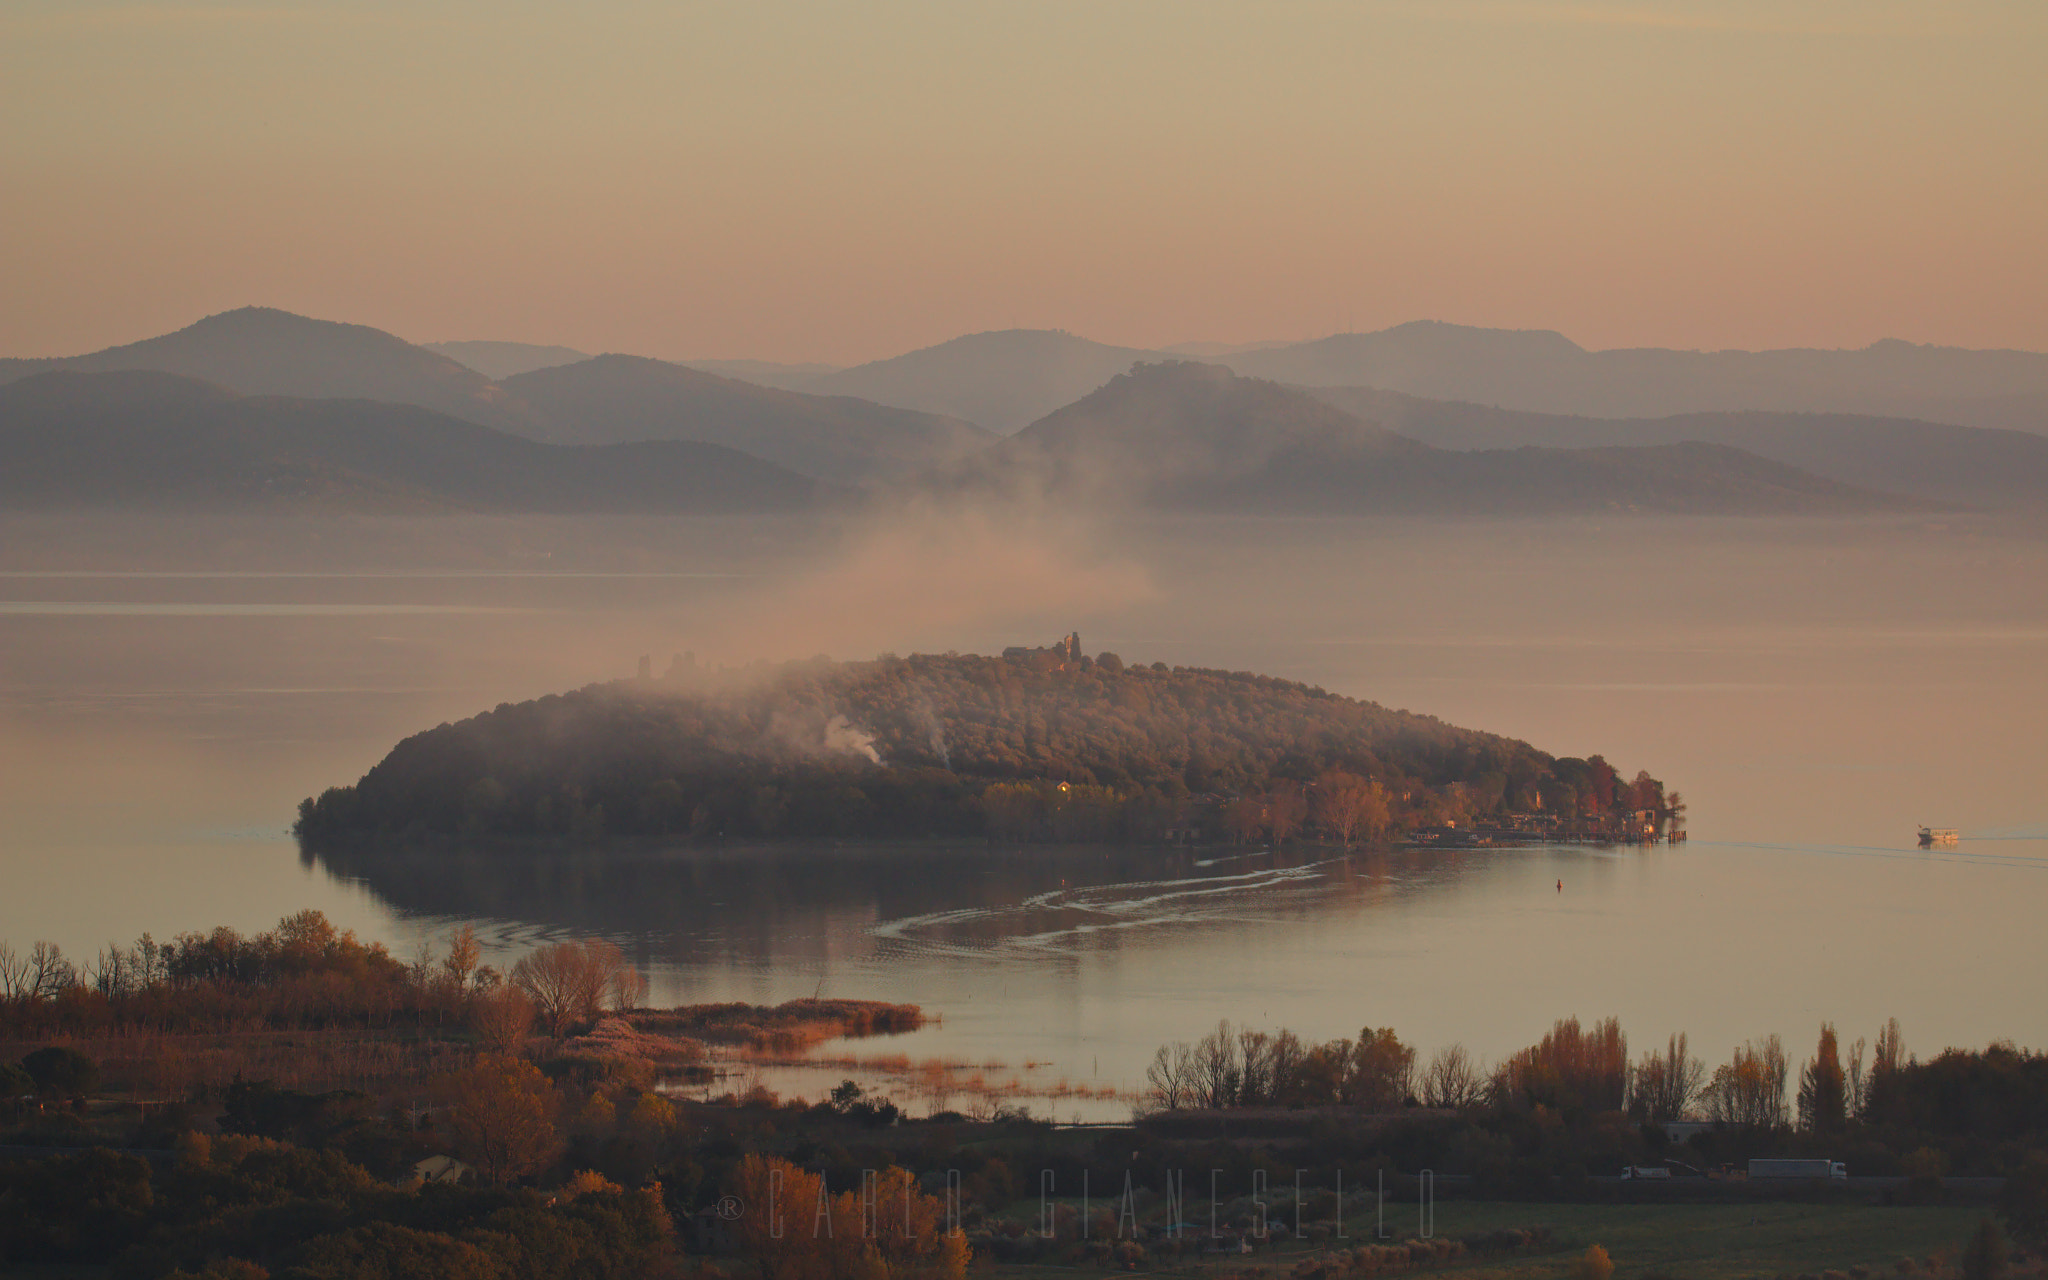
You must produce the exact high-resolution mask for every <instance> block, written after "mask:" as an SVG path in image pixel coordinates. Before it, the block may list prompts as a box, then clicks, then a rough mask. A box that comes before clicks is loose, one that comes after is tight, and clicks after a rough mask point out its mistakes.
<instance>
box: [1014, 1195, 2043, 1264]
mask: <svg viewBox="0 0 2048 1280" xmlns="http://www.w3.org/2000/svg"><path fill="white" fill-rule="evenodd" d="M1984 1214H1985V1210H1984V1209H1982V1208H1950V1207H1913V1208H1886V1207H1879V1206H1872V1205H1842V1204H1795V1203H1766V1204H1753V1205H1752V1204H1743V1205H1733V1204H1728V1205H1719V1204H1705V1205H1700V1204H1681V1205H1658V1204H1649V1205H1644V1204H1635V1205H1589V1204H1530V1203H1521V1202H1512V1203H1500V1202H1491V1201H1469V1200H1447V1201H1441V1202H1439V1203H1438V1205H1437V1208H1436V1224H1435V1232H1434V1234H1435V1235H1437V1236H1439V1237H1450V1238H1457V1237H1461V1236H1467V1235H1474V1234H1477V1233H1480V1232H1486V1231H1491V1230H1494V1229H1496V1228H1500V1227H1533V1226H1546V1227H1549V1228H1550V1230H1551V1232H1552V1235H1553V1249H1552V1250H1551V1251H1547V1252H1541V1253H1532V1254H1527V1255H1523V1256H1519V1257H1494V1258H1475V1259H1471V1260H1467V1261H1461V1262H1453V1263H1450V1264H1448V1265H1446V1266H1444V1267H1441V1268H1438V1269H1426V1270H1420V1271H1404V1272H1397V1273H1394V1274H1395V1275H1399V1276H1416V1277H1425V1276H1431V1275H1443V1276H1457V1277H1459V1278H1460V1280H1553V1278H1562V1277H1567V1276H1570V1275H1571V1274H1572V1269H1573V1264H1574V1262H1575V1261H1576V1260H1577V1259H1578V1257H1579V1256H1580V1255H1581V1254H1583V1253H1584V1252H1585V1250H1586V1248H1587V1246H1589V1245H1592V1244H1599V1245H1602V1246H1604V1247H1605V1248H1606V1249H1607V1251H1608V1254H1609V1256H1610V1257H1612V1259H1613V1260H1614V1276H1615V1280H1634V1278H1635V1277H1638V1276H1649V1275H1657V1276H1668V1277H1670V1278H1671V1280H1751V1278H1754V1277H1764V1278H1768V1277H1772V1276H1778V1275H1787V1274H1789V1275H1795V1276H1796V1275H1800V1274H1804V1273H1813V1274H1818V1273H1820V1272H1822V1271H1827V1270H1831V1269H1837V1270H1847V1269H1848V1268H1850V1267H1856V1266H1862V1267H1868V1268H1870V1272H1871V1273H1872V1274H1873V1275H1879V1274H1881V1275H1883V1276H1885V1277H1887V1278H1888V1280H1889V1278H1890V1277H1895V1276H1898V1275H1900V1274H1901V1272H1900V1269H1899V1262H1900V1260H1901V1259H1903V1258H1911V1259H1913V1260H1914V1264H1915V1265H1914V1270H1913V1272H1912V1274H1914V1275H1916V1276H1919V1277H1921V1278H1922V1280H1924V1278H1925V1277H1927V1276H1928V1275H1929V1274H1930V1271H1931V1269H1930V1268H1929V1267H1928V1265H1927V1264H1928V1260H1929V1258H1930V1257H1934V1258H1939V1259H1941V1260H1943V1261H1947V1262H1952V1261H1953V1259H1954V1257H1955V1255H1956V1254H1957V1253H1958V1252H1959V1251H1960V1249H1961V1246H1962V1244H1963V1242H1964V1241H1965V1240H1967V1239H1968V1238H1969V1235H1970V1233H1971V1232H1972V1231H1974V1230H1975V1229H1976V1227H1977V1223H1978V1222H1979V1221H1980V1220H1981V1219H1982V1218H1983V1216H1984ZM1386 1225H1387V1230H1388V1231H1389V1232H1390V1233H1391V1234H1392V1235H1393V1236H1394V1238H1395V1239H1407V1238H1409V1237H1412V1236H1414V1235H1416V1234H1417V1227H1418V1223H1417V1215H1416V1208H1415V1206H1414V1205H1412V1204H1406V1205H1400V1206H1395V1205H1392V1204H1389V1205H1388V1206H1387V1218H1386ZM1346 1230H1347V1232H1348V1233H1349V1235H1350V1237H1351V1239H1350V1240H1348V1241H1332V1242H1330V1244H1327V1245H1323V1244H1314V1243H1312V1242H1309V1241H1301V1242H1299V1243H1298V1244H1297V1243H1296V1242H1293V1241H1284V1242H1281V1243H1279V1244H1278V1245H1277V1246H1276V1247H1274V1248H1273V1249H1271V1250H1262V1251H1261V1252H1259V1253H1257V1254H1254V1255H1251V1256H1250V1257H1230V1258H1224V1259H1205V1260H1203V1261H1202V1262H1200V1263H1187V1262H1184V1263H1180V1264H1175V1265H1173V1266H1172V1267H1170V1268H1162V1269H1161V1270H1160V1271H1159V1272H1154V1273H1151V1274H1168V1273H1174V1274H1200V1275H1209V1274H1217V1275H1220V1274H1233V1275H1243V1274H1260V1273H1265V1274H1271V1275H1275V1276H1284V1275H1286V1274H1287V1273H1288V1272H1289V1271H1290V1270H1291V1269H1292V1268H1293V1266H1294V1264H1296V1263H1297V1262H1299V1261H1301V1260H1302V1259H1303V1258H1305V1257H1308V1256H1310V1255H1312V1254H1315V1253H1319V1252H1322V1251H1323V1250H1325V1249H1327V1248H1330V1247H1333V1246H1335V1245H1345V1244H1363V1243H1367V1242H1369V1241H1370V1240H1371V1239H1372V1231H1373V1218H1372V1215H1370V1214H1367V1215H1364V1216H1361V1217H1357V1218H1354V1219H1352V1220H1351V1221H1349V1222H1348V1223H1347V1226H1346ZM2034 1270H2038V1264H2037V1266H2036V1268H2034ZM1050 1271H1069V1272H1070V1271H1071V1269H1070V1268H1066V1267H1045V1266H1008V1267H999V1268H997V1269H996V1270H995V1272H994V1274H995V1275H998V1276H1004V1275H1009V1276H1016V1277H1022V1276H1026V1275H1042V1274H1045V1273H1047V1272H1050ZM1141 1274H1144V1273H1142V1272H1141ZM1950 1274H1953V1272H1952V1271H1951V1272H1950Z"/></svg>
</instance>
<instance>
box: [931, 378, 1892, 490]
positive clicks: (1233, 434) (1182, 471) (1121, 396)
mask: <svg viewBox="0 0 2048 1280" xmlns="http://www.w3.org/2000/svg"><path fill="white" fill-rule="evenodd" d="M933 483H935V484H937V485H939V486H940V487H942V488H951V489H957V490H964V491H968V492H975V491H989V490H993V491H996V492H1003V493H1010V494H1014V495H1017V496H1025V497H1046V498H1050V499H1052V500H1055V501H1061V502H1077V503H1084V504H1086V503H1095V504H1124V503H1139V504H1145V505H1152V506H1159V507H1167V508H1175V509H1187V510H1208V511H1218V512H1246V513H1265V514H1326V515H1336V514H1382V513H1383V514H1423V515H1434V514H1464V515H1474V514H1478V515H1486V514H1500V515H1535V514H1552V513H1568V512H1588V511H1670V512H1695V513H1727V514H1735V513H1743V514H1766V513H1776V514H1785V513H1794V512H1803V513H1813V514H1821V513H1829V514H1848V513H1854V512H1863V511H1876V510H1884V509H1887V508H1892V507H1897V506H1902V505H1903V506H1911V505H1913V504H1911V503H1908V502H1906V501H1905V500H1903V499H1898V498H1894V497H1892V496H1890V495H1886V494H1877V493H1870V492H1867V491H1863V490H1859V489H1855V488H1852V487H1850V486H1848V485H1844V484H1840V483H1837V482H1834V481H1829V480H1824V479H1822V478H1820V477H1817V476H1813V475H1809V474H1807V473H1805V472H1802V471H1799V470H1797V469H1795V468H1792V467H1788V466H1785V465H1783V464H1780V463H1776V462H1771V461H1768V460H1766V459H1763V458H1759V457H1756V456H1755V455H1752V454H1747V453H1744V452H1742V451H1741V450H1738V449H1732V448H1727V447H1724V446H1718V445H1708V444H1692V443H1685V444H1674V445H1665V446H1656V447H1646V448H1628V449H1590V450H1570V449H1543V448H1521V449H1508V450H1496V451H1491V452H1485V453H1461V452H1455V451H1450V450H1443V449H1436V448H1432V447H1431V446H1429V445H1427V444H1424V443H1422V442H1420V441H1417V440H1413V439H1410V438H1408V437H1406V436H1402V435H1398V434H1395V433H1394V432H1391V431H1388V430H1386V429H1385V428H1383V427H1380V426H1376V425H1373V424H1371V423H1368V422H1366V421H1364V420H1362V419H1360V418H1358V417H1356V416H1354V415H1352V414H1349V413H1346V412H1343V411H1342V410H1340V409H1338V408H1336V407H1335V406H1333V405H1330V404H1326V403H1324V402H1322V401H1320V400H1317V399H1316V398H1315V397H1313V396H1311V395H1309V394H1307V393H1305V392H1303V391H1300V390H1297V389H1294V388H1289V387H1283V386H1281V385H1279V384H1278V383H1274V382H1268V381H1265V380H1263V379H1257V378H1245V377H1241V376H1239V375H1237V374H1234V373H1232V372H1230V371H1229V370H1228V369H1225V368H1223V367H1221V366H1218V365H1209V364H1200V363H1197V362H1194V361H1170V362H1163V363H1159V364H1139V365H1135V366H1133V367H1132V369H1131V371H1130V372H1129V373H1126V374H1122V375H1119V376H1118V377H1116V378H1114V379H1112V380H1111V381H1110V382H1109V383H1108V384H1107V385H1106V386H1104V387H1102V388H1101V389H1100V390H1098V391H1096V392H1094V393H1093V394H1091V395H1089V396H1087V397H1084V398H1083V399H1082V400H1080V401H1077V402H1076V403H1074V404H1072V405H1068V406H1067V407H1065V408H1063V409H1061V410H1059V411H1058V412H1056V413H1053V414H1049V415H1048V416H1046V417H1045V418H1043V419H1041V420H1040V421H1038V422H1035V423H1033V424H1032V425H1031V426H1029V427H1027V428H1025V429H1024V430H1023V431H1020V432H1018V433H1017V434H1016V435H1015V436H1012V437H1011V438H1010V439H1008V440H1005V441H1003V442H1002V443H1001V444H999V445H997V446H995V447H994V448H993V449H991V450H989V451H988V452H987V453H985V454H984V455H982V456H981V457H980V458H977V459H975V460H974V461H972V462H971V463H969V464H967V465H965V466H962V467H958V468H954V469H951V470H949V471H946V472H943V473H940V474H939V475H938V476H936V477H934V479H933Z"/></svg>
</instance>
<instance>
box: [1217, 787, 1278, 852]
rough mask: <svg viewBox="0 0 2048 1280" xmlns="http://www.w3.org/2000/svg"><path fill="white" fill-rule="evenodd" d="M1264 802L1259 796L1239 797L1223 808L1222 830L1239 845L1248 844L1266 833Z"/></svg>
mask: <svg viewBox="0 0 2048 1280" xmlns="http://www.w3.org/2000/svg"><path fill="white" fill-rule="evenodd" d="M1266 814H1267V809H1266V801H1265V799H1264V798H1263V797H1261V796H1240V797H1239V798H1237V799H1235V800H1232V801H1231V802H1230V803H1229V804H1227V805H1225V806H1224V807H1223V829H1224V830H1225V831H1228V832H1229V833H1230V838H1231V839H1233V840H1235V841H1237V842H1238V843H1239V844H1250V843H1252V842H1253V841H1254V840H1257V839H1258V838H1259V837H1260V836H1262V835H1264V834H1265V833H1266Z"/></svg>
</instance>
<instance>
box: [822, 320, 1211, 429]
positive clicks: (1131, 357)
mask: <svg viewBox="0 0 2048 1280" xmlns="http://www.w3.org/2000/svg"><path fill="white" fill-rule="evenodd" d="M1162 358H1165V359H1171V358H1172V357H1170V356H1167V355H1166V354H1165V353H1163V352H1157V351H1140V350H1137V349H1134V348H1131V347H1113V346H1108V345H1105V344H1103V343H1100V342H1091V341H1089V340H1088V339H1086V338H1077V337H1075V336H1074V335H1073V334H1070V333H1065V332H1062V331H1059V330H1053V329H1002V330H996V331H994V332H990V333H971V334H967V335H965V336H963V337H959V338H954V339H952V340H951V341H950V342H942V343H940V344H939V345H937V346H935V347H925V348H923V349H922V350H918V351H912V352H909V353H908V354H905V355H900V356H894V357H892V358H890V359H887V360H875V361H871V362H869V363H867V364H862V365H855V366H854V367H853V368H851V369H842V370H840V371H839V372H838V373H833V374H827V375H826V376H824V377H822V378H818V379H815V380H813V381H812V382H810V383H809V384H807V386H806V388H805V389H806V390H809V391H815V392H818V393H819V394H832V395H852V396H859V397H861V398H862V399H864V400H873V401H875V402H876V403H878V404H892V405H901V406H903V407H904V408H906V409H922V410H924V411H925V412H927V413H939V414H946V415H949V416H951V417H956V418H965V419H966V420H967V421H969V422H973V423H978V424H980V425H981V426H983V427H986V428H988V429H989V430H991V431H995V432H997V433H1000V434H1007V433H1009V432H1012V431H1015V430H1017V429H1018V428H1020V427H1023V426H1025V425H1026V424H1028V423H1032V422H1035V421H1037V420H1038V419H1040V418H1042V417H1044V416H1045V415H1046V414H1048V413H1051V412H1052V411H1053V410H1055V409H1057V408H1059V407H1060V406H1061V405H1064V404H1071V403H1072V402H1074V401H1075V400H1078V399H1080V398H1081V397H1082V396H1085V395H1087V394H1088V393H1089V392H1090V391H1093V390H1095V388H1097V387H1099V386H1101V385H1102V384H1103V383H1105V382H1107V381H1109V380H1110V379H1111V378H1113V377H1115V376H1116V375H1117V374H1119V373H1122V372H1123V371H1124V370H1126V369H1128V368H1130V367H1131V365H1132V363H1133V362H1135V361H1140V360H1158V359H1162Z"/></svg>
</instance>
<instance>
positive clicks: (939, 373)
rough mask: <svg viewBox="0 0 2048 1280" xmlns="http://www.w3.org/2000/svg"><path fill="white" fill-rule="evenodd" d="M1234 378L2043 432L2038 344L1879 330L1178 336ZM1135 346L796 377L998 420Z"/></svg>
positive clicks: (1049, 337)
mask: <svg viewBox="0 0 2048 1280" xmlns="http://www.w3.org/2000/svg"><path fill="white" fill-rule="evenodd" d="M1182 352H1183V353H1193V354H1198V355H1201V356H1202V357H1203V358H1205V359H1208V360H1210V361H1212V362H1214V363H1217V364H1221V365H1224V366H1226V367H1228V368H1230V369H1233V370H1235V371H1236V372H1238V373H1241V374H1245V375H1246V376H1249V377H1258V378H1268V379H1271V380H1273V381H1275V382H1282V383H1288V384H1293V385H1299V386H1371V387H1379V388H1383V389H1386V390H1391V391H1399V392H1403V393H1405V394H1408V395H1415V396H1424V397H1428V398H1431V399H1438V400H1456V401H1465V402H1472V403H1481V404H1493V405H1499V406H1501V407H1504V408H1513V409H1524V410H1530V411H1536V412H1546V413H1565V414H1585V415H1592V416H1597V417H1662V416H1668V415H1671V414H1678V413H1697V412H1727V411H1737V410H1763V411H1776V412H1824V413H1856V414H1875V415H1879V416H1888V417H1904V418H1914V419H1922V420H1926V421H1931V422H1947V423H1955V424H1959V425H1964V426H1983V427H2004V428H2011V429H2015V430H2023V431H2035V432H2042V433H2048V355H2044V354H2039V353H2035V352H2027V351H1975V350H1969V349H1964V348H1957V347H1936V346H1921V345H1916V344H1914V343H1910V342H1902V341H1899V340H1896V339H1886V340H1884V341H1880V342H1876V343H1873V344H1871V345H1870V346H1868V347H1865V348H1862V349H1861V350H1856V351H1830V350H1817V349H1788V350H1778V351H1675V350H1663V349H1657V348H1623V349H1616V350H1611V351H1589V350H1587V349H1586V348H1584V347H1581V346H1580V345H1579V344H1577V343H1575V342H1573V341H1572V340H1571V339H1570V338H1567V337H1565V336H1564V335H1563V334H1561V333H1557V332H1554V331H1552V330H1547V329H1487V328H1479V327H1475V326H1470V325H1458V324H1448V323H1444V322H1442V321H1434V320H1421V321H1412V322H1410V323H1407V324H1401V325H1395V326H1394V327H1392V328H1389V329H1383V330H1380V331H1377V332H1373V333H1341V334H1333V335H1331V336H1329V337H1326V338H1318V339H1314V340H1312V341H1308V342H1292V343H1248V344H1238V345H1235V346H1234V347H1233V346H1229V345H1226V344H1211V343H1190V344H1183V347H1182ZM1176 354H1177V353H1175V352H1165V351H1141V350H1136V349H1133V348H1129V347H1118V346H1111V345H1107V344H1104V343H1098V342H1091V341H1089V340H1088V339H1085V338H1080V337H1076V336H1074V335H1072V334H1068V333H1064V332H1058V331H1047V330H1023V329H1012V330H1002V331H998V332H993V333H980V334H971V335H968V336H965V337H961V338H955V339H953V340H952V341H950V342H943V343H940V344H938V345H937V346H932V347H926V348H923V349H921V350H918V351H913V352H910V353H908V354H906V355H901V356H896V357H894V358H892V359H887V360H877V361H873V362H870V363H868V364H864V365H858V366H856V367H854V368H852V369H847V370H844V371H842V372H840V373H836V374H831V375H828V376H827V377H825V378H820V379H817V380H816V381H815V382H814V383H812V384H810V386H809V388H808V389H815V390H821V391H822V390H831V391H841V392H845V393H848V394H852V395H858V396H861V397H863V398H865V399H869V400H874V401H878V402H880V403H883V404H895V405H902V406H904V407H907V408H918V409H925V410H928V411H932V412H938V413H949V414H953V415H956V416H958V417H962V418H966V419H968V420H969V421H973V422H978V423H980V424H981V425H982V426H985V427H988V428H991V429H993V430H996V431H1000V432H1010V431H1015V430H1018V429H1020V428H1022V427H1024V426H1026V425H1028V424H1029V423H1031V422H1035V421H1036V420H1037V419H1038V418H1040V417H1043V416H1044V415H1046V414H1048V413H1051V412H1052V411H1053V410H1055V409H1057V408H1059V407H1060V406H1062V405H1064V404H1069V403H1071V402H1073V401H1075V400H1077V399H1079V398H1080V397H1082V396H1083V395H1086V394H1087V393H1088V392H1089V391H1092V390H1094V389H1095V388H1096V387H1098V386H1100V385H1102V384H1103V383H1104V382H1106V381H1108V380H1109V379H1110V378H1111V377H1112V376H1114V375H1115V374H1117V373H1120V372H1122V371H1123V370H1124V369H1127V368H1129V367H1130V365H1131V364H1132V363H1133V362H1134V361H1140V360H1144V361H1152V360H1161V359H1172V358H1174V356H1175V355H1176Z"/></svg>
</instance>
